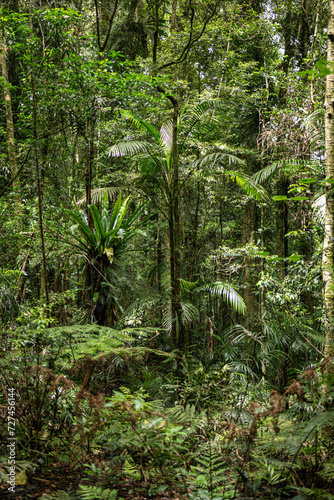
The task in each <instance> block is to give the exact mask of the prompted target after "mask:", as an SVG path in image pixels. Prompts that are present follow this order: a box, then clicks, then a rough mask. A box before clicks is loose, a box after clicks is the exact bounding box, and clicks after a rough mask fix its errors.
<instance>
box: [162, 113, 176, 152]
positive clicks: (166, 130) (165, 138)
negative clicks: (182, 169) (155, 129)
mask: <svg viewBox="0 0 334 500" xmlns="http://www.w3.org/2000/svg"><path fill="white" fill-rule="evenodd" d="M160 142H161V144H162V145H163V146H164V149H165V153H166V155H169V153H170V152H171V149H172V145H173V122H172V121H171V120H169V121H168V122H166V123H164V124H163V126H162V127H161V129H160Z"/></svg>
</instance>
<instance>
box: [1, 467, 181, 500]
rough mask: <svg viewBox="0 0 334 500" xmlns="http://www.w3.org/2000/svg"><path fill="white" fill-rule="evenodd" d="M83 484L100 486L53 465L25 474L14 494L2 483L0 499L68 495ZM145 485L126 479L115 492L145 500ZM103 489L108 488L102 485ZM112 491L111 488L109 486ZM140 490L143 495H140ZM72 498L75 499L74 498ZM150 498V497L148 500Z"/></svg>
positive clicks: (171, 499) (158, 499) (170, 498)
mask: <svg viewBox="0 0 334 500" xmlns="http://www.w3.org/2000/svg"><path fill="white" fill-rule="evenodd" d="M80 484H84V485H85V486H102V485H101V484H99V482H98V480H97V479H95V478H94V477H92V476H91V475H87V474H84V473H82V472H81V471H78V472H76V471H73V470H66V469H64V467H59V466H57V464H55V466H54V468H53V469H52V470H45V471H43V472H41V473H38V476H37V475H36V473H34V474H33V475H29V473H28V474H27V482H26V484H24V485H17V486H16V488H15V493H12V492H10V491H8V485H7V484H6V483H2V484H1V485H0V498H1V499H2V498H8V499H9V500H10V499H14V498H15V500H30V499H38V498H41V497H43V496H44V495H49V494H51V493H55V492H56V491H64V492H66V493H68V494H69V495H70V494H71V493H73V495H74V493H75V492H76V491H77V490H79V485H80ZM147 486H148V485H147V484H144V483H143V484H141V485H140V484H139V482H136V483H132V482H130V481H129V480H128V479H127V480H126V481H125V484H124V486H121V487H120V485H119V484H118V485H117V491H118V494H119V496H120V497H123V498H124V499H125V500H130V499H131V500H147V498H148V495H147V493H146V492H147ZM103 487H104V488H108V486H106V485H103ZM109 487H110V489H113V486H112V485H110V486H109ZM140 490H142V491H143V493H140ZM73 498H77V497H74V496H73ZM151 498H152V496H151V495H150V499H151ZM182 498H183V496H182V495H180V493H177V492H174V491H171V492H164V493H163V494H161V495H157V496H155V497H154V499H155V500H182Z"/></svg>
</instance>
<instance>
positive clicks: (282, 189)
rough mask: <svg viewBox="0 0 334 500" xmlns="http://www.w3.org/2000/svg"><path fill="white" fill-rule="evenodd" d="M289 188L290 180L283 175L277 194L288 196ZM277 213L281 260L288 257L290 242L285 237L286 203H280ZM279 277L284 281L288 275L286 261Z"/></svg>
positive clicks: (277, 246)
mask: <svg viewBox="0 0 334 500" xmlns="http://www.w3.org/2000/svg"><path fill="white" fill-rule="evenodd" d="M288 186H289V180H288V179H287V178H286V177H285V176H284V175H282V176H281V178H280V179H279V181H278V183H277V194H278V195H286V194H287V192H288V191H287V190H288ZM277 204H278V206H277V213H276V253H277V255H278V257H280V258H281V259H285V258H286V257H287V256H288V240H287V238H285V235H286V234H287V233H288V205H287V204H286V202H285V201H279V202H278V203H277ZM278 265H279V275H280V279H281V280H284V278H285V275H286V261H285V260H283V261H280V262H279V263H278Z"/></svg>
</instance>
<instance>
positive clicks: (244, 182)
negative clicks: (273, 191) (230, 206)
mask: <svg viewBox="0 0 334 500" xmlns="http://www.w3.org/2000/svg"><path fill="white" fill-rule="evenodd" d="M225 175H228V176H229V177H231V179H232V180H235V181H236V183H237V184H238V186H240V187H241V189H242V190H243V191H245V192H246V193H247V194H248V196H250V197H251V198H253V199H255V200H257V201H266V200H268V196H267V193H266V190H265V189H264V187H262V186H260V185H259V184H254V183H253V182H252V180H251V179H250V178H249V177H248V176H247V175H246V174H243V173H240V172H232V171H228V172H225Z"/></svg>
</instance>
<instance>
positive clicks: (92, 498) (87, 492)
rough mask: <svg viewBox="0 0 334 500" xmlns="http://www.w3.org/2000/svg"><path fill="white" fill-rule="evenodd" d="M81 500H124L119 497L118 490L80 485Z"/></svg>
mask: <svg viewBox="0 0 334 500" xmlns="http://www.w3.org/2000/svg"><path fill="white" fill-rule="evenodd" d="M79 488H80V492H79V498H80V500H117V498H118V500H122V499H121V498H120V497H118V493H117V490H110V489H103V488H102V487H100V488H98V487H97V486H86V485H82V484H80V485H79Z"/></svg>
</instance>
